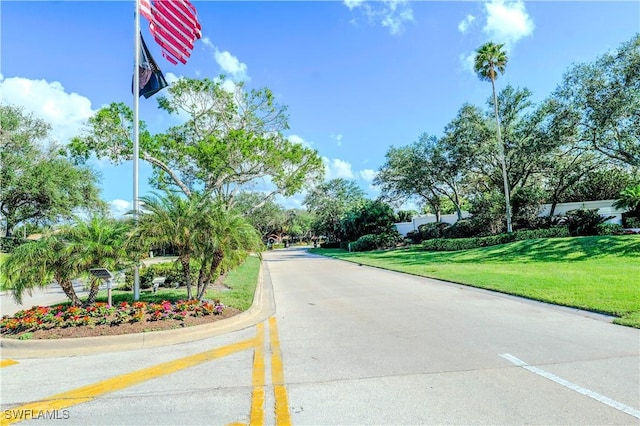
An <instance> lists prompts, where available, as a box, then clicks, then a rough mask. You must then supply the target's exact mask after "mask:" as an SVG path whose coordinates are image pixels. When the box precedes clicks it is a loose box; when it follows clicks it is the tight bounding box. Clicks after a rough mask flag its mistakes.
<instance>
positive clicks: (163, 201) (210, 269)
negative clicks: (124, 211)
mask: <svg viewBox="0 0 640 426" xmlns="http://www.w3.org/2000/svg"><path fill="white" fill-rule="evenodd" d="M142 202H143V208H142V210H141V211H140V212H139V214H138V224H137V228H136V236H137V238H139V239H141V240H142V241H144V245H145V246H146V247H150V246H151V245H171V246H172V247H174V248H175V250H176V252H177V254H178V261H179V262H180V265H181V266H182V273H183V276H184V281H185V283H186V287H187V298H188V299H190V300H191V299H198V300H202V298H203V297H204V295H205V293H206V289H207V287H208V286H209V284H210V283H211V282H213V281H214V280H215V278H216V276H218V275H219V274H220V273H225V272H227V271H229V270H231V269H233V268H235V267H236V266H238V265H239V264H240V263H241V262H242V261H244V259H245V258H246V256H247V255H248V254H249V253H250V252H257V253H260V251H261V250H262V248H263V245H262V239H261V238H260V234H258V232H257V231H256V229H255V228H254V227H253V226H252V225H251V224H250V223H249V222H248V221H247V220H246V219H245V218H244V217H243V216H242V215H241V214H240V213H239V212H237V211H235V210H233V209H228V207H227V206H226V205H225V204H224V203H222V202H221V201H220V200H218V199H215V198H214V197H212V196H211V194H208V193H200V192H192V193H191V194H190V196H189V197H186V196H185V195H184V194H181V193H179V192H175V191H174V192H172V191H166V192H165V193H164V194H154V195H152V196H144V197H142ZM194 260H197V263H198V264H199V265H200V266H199V267H200V269H199V272H198V280H197V283H196V294H195V297H194V295H193V290H192V286H193V284H194V283H193V282H192V280H191V269H192V261H194Z"/></svg>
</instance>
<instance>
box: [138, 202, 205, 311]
mask: <svg viewBox="0 0 640 426" xmlns="http://www.w3.org/2000/svg"><path fill="white" fill-rule="evenodd" d="M191 195H192V196H191V197H185V196H184V195H181V194H179V193H176V192H171V191H166V192H165V193H164V194H153V195H147V196H143V197H141V202H142V208H141V210H140V211H139V212H138V215H137V227H136V235H137V238H139V239H140V240H142V241H144V242H145V243H146V245H147V246H149V247H151V246H172V247H174V248H175V250H176V252H177V254H178V261H179V262H180V265H181V266H182V273H183V277H184V282H185V284H186V287H187V298H188V299H193V295H192V282H191V260H192V258H193V257H194V256H197V255H198V244H199V242H201V241H202V237H201V235H200V234H199V232H200V231H201V229H202V228H201V225H202V224H203V221H204V219H205V218H204V216H205V215H204V211H205V207H206V205H207V201H208V200H206V197H203V196H201V195H200V194H197V193H194V194H191Z"/></svg>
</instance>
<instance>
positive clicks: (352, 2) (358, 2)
mask: <svg viewBox="0 0 640 426" xmlns="http://www.w3.org/2000/svg"><path fill="white" fill-rule="evenodd" d="M364 1H365V0H344V4H345V6H347V7H348V8H349V10H353V9H354V8H356V7H360V6H362V3H364Z"/></svg>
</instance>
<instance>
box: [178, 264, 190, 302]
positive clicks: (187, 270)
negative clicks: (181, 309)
mask: <svg viewBox="0 0 640 426" xmlns="http://www.w3.org/2000/svg"><path fill="white" fill-rule="evenodd" d="M189 261H190V258H189V256H181V257H180V264H181V265H182V273H183V274H184V282H185V284H186V285H187V300H192V299H193V297H192V296H191V294H192V292H191V265H190V262H189Z"/></svg>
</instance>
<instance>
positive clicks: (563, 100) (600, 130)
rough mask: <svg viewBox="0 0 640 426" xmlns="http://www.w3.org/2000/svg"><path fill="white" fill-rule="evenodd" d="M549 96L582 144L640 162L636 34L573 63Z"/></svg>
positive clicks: (639, 44) (639, 64)
mask: <svg viewBox="0 0 640 426" xmlns="http://www.w3.org/2000/svg"><path fill="white" fill-rule="evenodd" d="M552 97H553V99H554V100H556V101H557V102H558V104H559V106H560V108H559V113H561V114H562V115H563V116H564V120H565V121H566V123H567V125H570V126H573V127H574V129H575V133H576V138H577V140H578V141H580V142H581V143H582V144H583V145H584V146H585V147H589V148H591V149H593V150H595V151H597V152H599V153H601V154H603V155H606V156H607V157H609V158H611V159H614V160H616V161H619V162H622V163H625V164H629V165H631V166H636V167H637V166H640V114H638V111H640V34H637V35H635V36H634V37H633V38H632V39H631V40H629V41H627V42H625V43H623V44H622V45H621V46H620V47H619V48H618V49H617V50H616V51H613V52H607V53H605V54H604V55H602V56H600V57H599V58H597V59H596V60H595V61H594V62H592V63H582V64H576V65H574V66H572V67H571V68H570V69H569V70H568V71H567V72H566V73H565V75H564V76H563V80H562V82H561V83H560V84H559V85H558V87H557V88H556V90H555V91H554V93H553V95H552Z"/></svg>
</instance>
